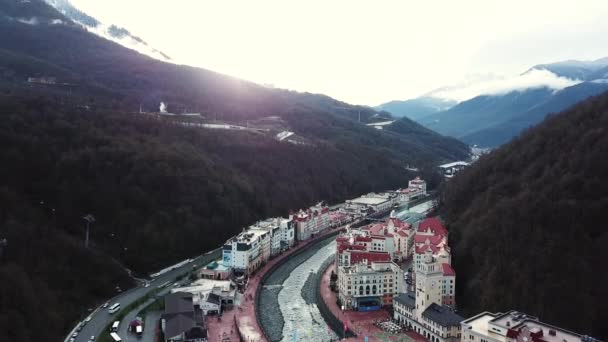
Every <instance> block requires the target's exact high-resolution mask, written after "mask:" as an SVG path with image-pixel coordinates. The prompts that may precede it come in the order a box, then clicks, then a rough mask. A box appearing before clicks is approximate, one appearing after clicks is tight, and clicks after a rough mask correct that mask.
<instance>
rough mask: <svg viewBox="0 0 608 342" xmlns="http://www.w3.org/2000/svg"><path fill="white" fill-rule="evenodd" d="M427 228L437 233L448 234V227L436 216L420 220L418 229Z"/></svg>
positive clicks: (422, 230) (424, 229)
mask: <svg viewBox="0 0 608 342" xmlns="http://www.w3.org/2000/svg"><path fill="white" fill-rule="evenodd" d="M427 228H430V229H431V231H432V232H433V233H435V234H441V235H448V231H447V229H445V227H444V226H443V223H441V221H439V219H438V218H436V217H429V218H426V219H424V220H422V221H420V223H419V224H418V231H419V232H424V231H426V230H427Z"/></svg>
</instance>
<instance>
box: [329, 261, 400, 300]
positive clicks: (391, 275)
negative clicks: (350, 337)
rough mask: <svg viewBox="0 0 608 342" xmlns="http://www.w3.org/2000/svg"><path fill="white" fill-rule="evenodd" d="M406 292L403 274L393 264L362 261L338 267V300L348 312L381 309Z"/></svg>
mask: <svg viewBox="0 0 608 342" xmlns="http://www.w3.org/2000/svg"><path fill="white" fill-rule="evenodd" d="M383 254H385V255H386V256H387V257H388V254H387V253H383ZM404 290H405V288H404V279H403V271H402V270H401V268H400V267H399V266H398V265H397V264H395V263H393V262H391V261H372V262H368V260H366V259H363V260H360V261H359V262H358V263H356V264H353V265H352V266H340V267H338V291H339V294H338V298H339V299H340V302H341V304H342V306H343V307H344V309H345V310H358V311H370V310H378V309H379V308H381V307H382V306H386V305H392V304H393V297H394V296H395V295H397V294H398V293H401V292H403V291H404Z"/></svg>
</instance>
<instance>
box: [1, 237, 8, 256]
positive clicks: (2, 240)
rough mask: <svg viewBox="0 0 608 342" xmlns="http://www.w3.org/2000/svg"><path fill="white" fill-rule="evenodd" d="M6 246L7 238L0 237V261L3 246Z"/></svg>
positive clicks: (2, 254)
mask: <svg viewBox="0 0 608 342" xmlns="http://www.w3.org/2000/svg"><path fill="white" fill-rule="evenodd" d="M6 246H8V240H7V239H6V238H4V239H0V261H2V257H3V256H4V248H5V247H6Z"/></svg>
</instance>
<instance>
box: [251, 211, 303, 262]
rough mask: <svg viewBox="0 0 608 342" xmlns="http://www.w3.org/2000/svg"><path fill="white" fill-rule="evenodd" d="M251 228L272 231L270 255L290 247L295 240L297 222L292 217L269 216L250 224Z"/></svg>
mask: <svg viewBox="0 0 608 342" xmlns="http://www.w3.org/2000/svg"><path fill="white" fill-rule="evenodd" d="M249 229H250V230H263V231H267V232H269V233H270V237H271V238H270V241H271V242H270V256H271V257H273V256H276V255H278V254H279V253H280V252H282V251H285V250H287V249H289V248H290V247H291V246H293V244H294V241H295V224H294V222H293V221H292V220H291V219H285V218H282V217H276V218H269V219H266V220H263V221H259V222H256V223H255V224H253V225H251V226H249Z"/></svg>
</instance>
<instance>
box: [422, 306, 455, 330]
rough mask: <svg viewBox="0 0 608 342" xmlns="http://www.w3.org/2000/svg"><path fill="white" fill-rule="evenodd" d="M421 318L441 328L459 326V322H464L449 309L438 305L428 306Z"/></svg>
mask: <svg viewBox="0 0 608 342" xmlns="http://www.w3.org/2000/svg"><path fill="white" fill-rule="evenodd" d="M422 317H426V318H428V319H430V320H431V321H433V322H435V323H437V324H439V325H441V326H442V327H453V326H459V325H460V322H462V321H463V320H464V318H463V317H461V316H460V315H458V314H457V313H455V312H454V311H452V309H450V308H449V307H447V306H445V305H443V306H442V305H438V304H437V303H433V304H431V305H429V307H428V308H426V310H424V312H423V313H422Z"/></svg>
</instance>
